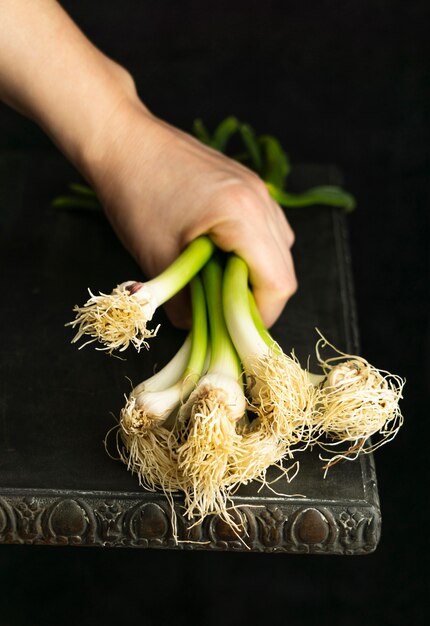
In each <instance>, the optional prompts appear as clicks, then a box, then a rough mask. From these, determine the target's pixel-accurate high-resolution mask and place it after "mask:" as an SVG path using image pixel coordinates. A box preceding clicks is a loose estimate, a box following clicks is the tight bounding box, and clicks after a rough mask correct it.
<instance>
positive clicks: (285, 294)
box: [272, 272, 298, 299]
mask: <svg viewBox="0 0 430 626" xmlns="http://www.w3.org/2000/svg"><path fill="white" fill-rule="evenodd" d="M297 287H298V285H297V279H296V277H295V276H292V275H291V273H290V272H280V273H278V274H277V275H276V276H273V277H272V289H273V291H275V292H276V293H278V294H279V296H280V297H281V298H283V299H288V298H289V297H290V296H292V295H293V294H294V293H295V292H296V291H297Z"/></svg>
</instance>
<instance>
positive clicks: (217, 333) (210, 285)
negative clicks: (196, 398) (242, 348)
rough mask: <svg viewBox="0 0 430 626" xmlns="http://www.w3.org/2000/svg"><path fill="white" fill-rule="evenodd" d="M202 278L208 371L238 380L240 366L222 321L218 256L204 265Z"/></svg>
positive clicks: (221, 270) (220, 270)
mask: <svg viewBox="0 0 430 626" xmlns="http://www.w3.org/2000/svg"><path fill="white" fill-rule="evenodd" d="M202 278H203V286H204V290H205V294H206V302H207V307H208V316H209V327H210V336H211V358H210V362H209V370H208V371H209V372H219V373H223V374H225V375H227V376H231V377H232V378H234V379H238V378H239V377H240V375H241V366H240V361H239V357H238V355H237V353H236V351H235V349H234V346H233V343H232V341H231V339H230V336H229V334H228V330H227V326H226V323H225V320H224V313H223V306H222V278H223V269H222V266H221V261H220V258H219V257H218V256H213V257H212V258H211V260H210V261H209V262H208V263H207V264H206V265H205V267H204V268H203V271H202Z"/></svg>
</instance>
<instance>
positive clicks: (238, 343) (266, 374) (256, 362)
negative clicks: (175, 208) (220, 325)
mask: <svg viewBox="0 0 430 626" xmlns="http://www.w3.org/2000/svg"><path fill="white" fill-rule="evenodd" d="M223 306H224V315H225V319H226V323H227V327H228V330H229V333H230V336H231V338H232V340H233V343H234V345H235V347H236V350H237V351H238V353H239V356H240V359H241V361H242V364H243V366H244V369H245V374H246V376H247V381H248V394H249V395H250V398H251V402H252V410H253V411H254V412H255V413H256V415H257V420H258V421H257V427H258V428H262V429H264V430H266V431H267V432H268V433H269V434H272V435H274V436H275V437H278V438H280V439H281V440H282V441H283V443H284V445H285V453H286V454H287V453H289V454H290V453H291V449H292V446H293V445H295V444H301V445H303V446H304V447H306V446H307V445H309V444H310V443H312V442H313V440H314V436H315V435H314V429H315V427H314V420H313V406H314V397H315V393H316V392H315V388H314V387H313V385H312V384H310V382H309V380H308V377H307V373H306V371H304V370H303V369H302V368H301V367H300V364H299V362H298V360H297V359H296V358H295V356H294V355H292V356H288V355H286V354H284V352H283V351H282V349H281V348H280V346H278V345H277V344H275V342H273V343H272V344H271V343H269V342H268V340H267V338H266V337H265V335H264V334H263V333H262V330H261V329H259V328H258V327H257V326H256V324H255V323H254V319H253V316H252V311H251V307H250V304H249V292H248V267H247V265H246V263H245V262H244V261H243V260H242V259H240V258H239V257H237V256H234V255H232V256H230V258H229V260H228V261H227V265H226V270H225V275H224V294H223Z"/></svg>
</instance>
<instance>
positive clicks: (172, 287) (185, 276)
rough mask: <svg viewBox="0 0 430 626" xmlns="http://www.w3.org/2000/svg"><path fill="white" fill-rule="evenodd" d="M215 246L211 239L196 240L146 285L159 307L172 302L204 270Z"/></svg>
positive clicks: (199, 238) (203, 237)
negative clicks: (171, 299) (169, 301)
mask: <svg viewBox="0 0 430 626" xmlns="http://www.w3.org/2000/svg"><path fill="white" fill-rule="evenodd" d="M214 249H215V245H214V244H213V243H212V241H211V240H210V239H209V237H206V236H202V237H197V239H194V241H192V242H191V243H190V244H189V245H188V246H187V247H186V248H185V250H184V251H183V252H182V254H180V255H179V256H178V258H177V259H176V260H175V261H173V263H172V264H171V265H169V267H168V268H167V269H165V270H164V272H161V274H159V275H158V276H156V277H155V278H153V279H152V280H150V281H148V282H147V283H146V285H147V286H148V287H149V288H150V289H151V291H152V292H153V293H154V295H155V297H156V299H157V305H160V304H163V303H164V302H167V300H170V298H172V297H173V296H174V295H175V294H177V293H178V291H180V290H181V289H182V288H183V287H185V285H187V284H188V283H189V282H190V280H191V279H192V278H193V277H194V276H195V275H196V274H197V273H198V272H199V271H200V270H201V269H202V267H203V266H204V265H205V264H206V263H207V262H208V260H209V259H210V257H211V256H212V254H213V251H214Z"/></svg>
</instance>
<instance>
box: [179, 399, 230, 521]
mask: <svg viewBox="0 0 430 626" xmlns="http://www.w3.org/2000/svg"><path fill="white" fill-rule="evenodd" d="M224 395H225V394H223V392H222V390H219V389H216V388H214V389H210V390H208V389H205V391H204V393H203V394H202V395H201V396H200V397H198V398H196V399H195V400H194V404H193V407H192V409H191V415H190V418H189V420H188V422H187V423H186V424H184V425H183V428H182V432H181V445H180V446H179V448H178V457H177V458H178V466H179V471H180V474H181V476H182V479H183V484H182V489H183V491H184V493H185V514H186V516H187V517H188V518H189V519H191V518H193V517H195V518H196V520H197V522H196V523H198V522H199V521H201V520H202V519H203V518H204V517H205V516H206V515H208V514H215V513H216V514H218V515H219V516H220V517H221V518H222V519H224V520H225V521H227V522H228V523H229V524H231V525H234V519H233V517H232V516H231V514H230V513H229V511H228V509H229V489H230V487H231V485H232V483H234V482H235V480H236V481H237V480H239V477H236V479H234V478H233V477H232V468H231V460H232V458H233V457H234V454H235V450H236V448H237V446H238V445H239V443H240V440H241V437H240V435H239V434H238V433H237V431H236V423H237V421H236V420H234V419H232V417H231V410H230V409H229V406H228V405H227V404H226V403H225V399H224ZM230 507H231V505H230Z"/></svg>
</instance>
